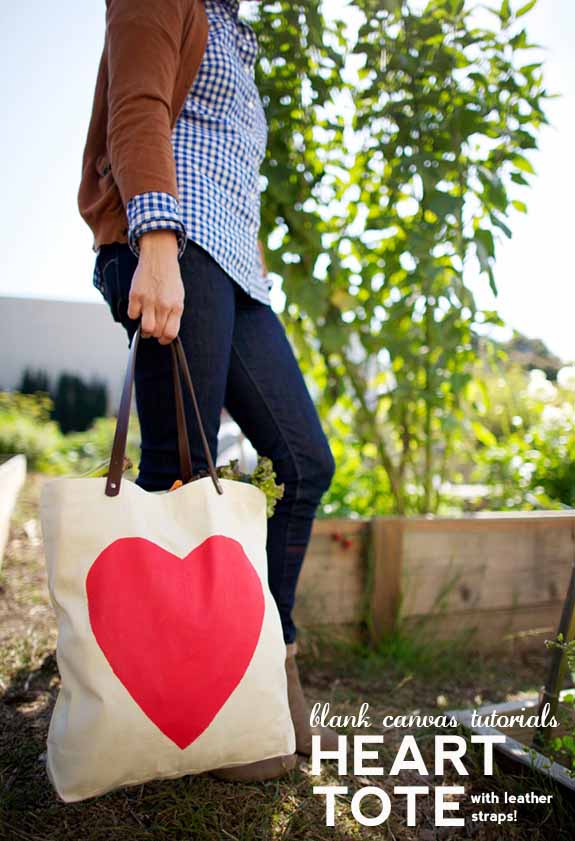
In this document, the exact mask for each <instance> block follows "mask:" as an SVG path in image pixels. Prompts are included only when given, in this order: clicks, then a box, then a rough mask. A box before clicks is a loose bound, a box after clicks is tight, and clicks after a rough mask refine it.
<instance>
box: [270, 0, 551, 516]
mask: <svg viewBox="0 0 575 841" xmlns="http://www.w3.org/2000/svg"><path fill="white" fill-rule="evenodd" d="M533 5H534V4H527V6H523V7H522V8H520V9H519V10H518V11H517V12H513V10H512V8H511V6H510V4H509V3H508V2H504V3H503V4H502V6H501V7H500V8H499V10H498V12H497V14H495V15H493V25H492V26H487V25H483V26H480V25H478V23H477V21H476V19H475V17H474V9H473V5H472V4H470V3H464V2H463V0H429V2H428V3H427V4H426V6H425V8H424V9H423V11H421V12H420V11H414V10H413V8H412V6H411V4H410V3H409V2H406V1H405V0H397V1H396V2H395V1H394V2H392V0H389V1H388V2H384V3H381V2H375V0H356V2H355V3H354V4H353V8H354V9H355V10H356V11H357V13H358V14H359V15H360V17H361V21H360V25H359V27H358V28H355V29H354V27H353V26H352V25H351V24H350V25H349V26H348V25H347V24H345V23H344V22H342V21H341V20H336V19H334V18H333V17H327V16H326V15H324V16H323V17H322V14H321V10H320V7H319V4H316V3H311V4H303V3H290V4H288V3H287V2H286V3H284V2H279V3H274V4H265V5H264V6H263V7H262V10H261V12H260V17H259V19H258V21H256V24H255V25H256V28H257V29H258V34H259V36H260V37H261V46H262V57H261V62H260V67H259V70H258V73H259V81H260V83H261V86H262V90H263V92H264V95H265V96H266V97H267V99H265V100H264V101H265V103H266V108H267V111H268V118H269V124H270V145H269V148H268V154H267V158H266V161H265V165H264V175H265V179H266V181H267V190H266V195H265V200H264V206H263V235H264V239H265V240H266V241H267V245H268V255H267V256H268V265H269V268H270V269H271V271H272V272H275V273H276V274H278V275H281V277H282V278H283V289H284V290H285V293H286V296H287V306H286V308H285V311H284V313H283V316H282V317H283V319H284V321H285V323H286V326H287V329H288V331H289V333H290V336H291V338H292V340H293V343H294V346H295V348H296V350H297V352H298V355H299V358H300V361H301V364H302V366H303V367H304V369H305V372H306V375H307V376H308V379H309V380H310V383H311V385H312V387H313V389H314V394H315V396H316V399H317V401H318V404H319V406H320V410H321V412H322V418H323V419H324V422H325V424H326V426H327V427H328V428H329V432H330V433H332V432H333V437H334V438H335V437H337V436H338V434H341V432H342V428H344V432H345V435H346V436H347V438H352V437H353V438H354V439H355V440H357V442H358V444H359V449H360V450H361V447H362V446H363V445H371V446H373V447H374V448H375V451H376V453H377V463H378V465H379V466H380V468H381V469H382V470H383V471H385V474H386V476H387V484H388V486H389V495H390V498H391V500H392V505H393V511H394V513H400V514H402V513H410V512H428V511H436V510H437V509H438V508H439V505H440V502H441V487H442V484H443V479H444V478H445V475H446V470H447V468H448V466H449V464H450V459H451V457H452V455H453V454H454V453H455V452H456V451H457V449H458V448H459V449H460V450H461V449H463V448H464V447H465V445H466V436H467V434H468V428H467V424H466V418H465V413H464V411H463V408H462V406H463V402H464V400H465V397H466V395H467V389H468V387H469V384H470V381H471V366H472V363H473V361H474V359H475V358H476V348H475V345H474V339H475V336H476V334H475V330H476V325H478V324H481V325H486V324H499V323H501V322H500V319H499V318H498V316H497V314H496V313H495V312H493V311H486V310H480V309H479V308H478V307H477V305H476V303H475V300H474V297H473V294H472V292H471V290H470V288H469V285H468V284H467V282H466V280H467V274H466V272H467V268H468V266H471V265H472V264H474V263H475V264H476V266H477V267H478V269H479V271H480V273H481V274H482V275H483V276H484V277H485V278H486V280H487V282H488V283H489V284H490V286H491V288H492V289H493V290H494V291H496V282H495V272H494V261H495V256H496V249H497V240H498V237H499V236H505V237H509V236H511V228H510V225H512V221H513V214H514V213H523V212H525V211H526V209H527V207H526V204H525V201H524V199H523V198H522V194H521V189H522V188H524V187H526V186H527V185H528V183H529V178H530V176H531V175H532V174H533V172H534V167H533V163H532V161H531V159H530V156H529V154H530V153H531V152H532V151H533V150H534V149H536V147H537V135H538V131H539V129H540V127H541V126H542V125H543V124H544V123H545V122H546V118H545V114H544V112H543V103H544V100H545V98H546V97H547V93H546V91H545V89H544V86H543V79H542V73H541V65H540V64H539V63H538V62H536V61H533V60H531V59H530V58H529V50H530V49H531V46H532V45H531V43H530V42H529V39H528V36H527V33H526V30H525V28H524V25H523V23H524V19H525V15H526V13H527V12H528V11H529V9H530V8H532V6H533ZM322 8H323V9H324V10H325V9H326V8H327V7H326V6H324V7H322ZM272 91H273V96H272V95H271V92H272ZM339 466H340V465H339V464H338V468H339Z"/></svg>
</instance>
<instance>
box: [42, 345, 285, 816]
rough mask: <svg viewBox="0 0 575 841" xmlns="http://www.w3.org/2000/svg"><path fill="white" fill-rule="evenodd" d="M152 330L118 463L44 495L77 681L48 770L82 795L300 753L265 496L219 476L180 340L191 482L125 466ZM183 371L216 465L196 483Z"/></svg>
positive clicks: (60, 649) (178, 385)
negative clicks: (150, 479) (147, 477)
mask: <svg viewBox="0 0 575 841" xmlns="http://www.w3.org/2000/svg"><path fill="white" fill-rule="evenodd" d="M139 337H140V333H139V330H138V331H137V332H136V334H135V336H134V338H133V340H132V345H131V349H130V355H129V360H128V369H127V373H126V379H125V382H124V389H123V392H122V398H121V403H120V410H119V413H118V423H117V426H116V434H115V438H114V446H113V450H112V458H111V461H110V470H109V473H108V477H107V478H78V479H73V478H72V479H69V478H60V479H53V480H50V481H49V482H47V483H46V484H45V485H44V488H43V490H42V496H41V505H40V507H41V521H42V530H43V535H44V545H45V552H46V563H47V569H48V586H49V591H50V597H51V600H52V604H53V606H54V608H55V611H56V615H57V620H58V646H57V661H58V668H59V671H60V676H61V681H62V683H61V689H60V692H59V695H58V698H57V701H56V705H55V708H54V712H53V714H52V719H51V722H50V729H49V732H48V749H47V770H48V775H49V777H50V780H51V781H52V784H53V785H54V788H55V789H56V791H57V793H58V795H59V796H60V798H61V799H62V800H64V801H67V802H72V801H77V800H82V799H84V798H87V797H92V796H94V795H98V794H103V793H104V792H106V791H110V790H112V789H115V788H117V787H120V786H126V785H135V784H139V783H143V782H146V781H147V780H151V779H157V778H171V777H180V776H183V775H184V774H197V773H201V772H202V771H207V770H211V769H216V768H220V767H223V766H229V765H239V764H244V763H249V762H255V761H257V760H260V759H267V758H268V757H272V756H279V755H283V754H290V753H293V752H294V751H295V737H294V731H293V724H292V721H291V717H290V712H289V706H288V697H287V681H286V674H285V654H286V647H285V644H284V641H283V635H282V630H281V624H280V619H279V613H278V610H277V607H276V604H275V601H274V599H273V597H272V595H271V593H270V591H269V588H268V583H267V582H268V578H267V558H266V530H267V519H266V500H265V496H264V494H263V493H262V491H260V490H259V489H258V488H256V487H254V486H253V485H250V484H247V483H243V482H237V481H233V480H229V479H228V480H226V479H219V478H218V476H217V475H216V471H215V468H214V465H213V461H212V459H211V457H210V453H209V448H208V444H207V441H206V438H205V435H204V431H203V427H202V423H201V419H200V416H199V411H198V405H197V401H196V398H195V395H194V390H193V385H192V381H191V377H190V372H189V368H188V365H187V362H186V358H185V355H184V352H183V348H182V345H181V342H180V341H179V339H177V340H176V341H175V342H174V343H173V344H172V362H173V372H174V392H175V399H176V409H177V416H178V430H179V435H178V446H179V453H180V462H181V471H182V476H181V478H182V481H183V482H184V484H183V486H182V487H180V488H178V489H177V490H174V491H171V492H154V493H150V492H146V491H144V490H142V489H141V488H140V487H139V486H138V485H136V484H134V483H133V482H130V481H128V480H127V479H122V468H123V463H124V454H125V449H126V436H127V428H128V420H129V414H130V404H131V394H132V385H133V379H134V370H135V359H136V353H137V348H138V342H139ZM182 377H183V381H184V384H185V385H186V386H187V388H188V390H189V392H190V396H191V399H192V405H193V407H194V410H195V412H196V417H197V420H198V426H199V428H200V433H201V438H202V443H203V446H204V451H205V454H206V459H207V461H208V464H209V472H210V475H209V476H205V477H203V478H200V479H194V480H193V481H190V480H191V478H192V466H191V461H190V453H189V445H188V438H187V430H186V425H185V410H184V404H183V395H182Z"/></svg>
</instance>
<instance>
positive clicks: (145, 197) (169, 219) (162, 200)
mask: <svg viewBox="0 0 575 841" xmlns="http://www.w3.org/2000/svg"><path fill="white" fill-rule="evenodd" d="M126 213H127V216H128V242H129V245H130V248H131V249H132V251H133V253H134V254H135V255H136V257H138V256H139V254H140V245H139V240H140V237H141V236H142V234H146V233H148V232H149V231H162V230H163V231H174V232H175V233H176V236H177V239H178V256H179V257H181V256H182V254H183V253H184V250H185V247H186V242H187V234H186V229H185V226H184V223H183V221H182V215H181V212H180V207H179V204H178V200H177V199H176V198H175V197H174V196H172V195H170V194H169V193H163V192H158V191H150V192H147V193H140V194H138V195H136V196H133V197H132V198H131V199H130V200H129V201H128V205H127V208H126Z"/></svg>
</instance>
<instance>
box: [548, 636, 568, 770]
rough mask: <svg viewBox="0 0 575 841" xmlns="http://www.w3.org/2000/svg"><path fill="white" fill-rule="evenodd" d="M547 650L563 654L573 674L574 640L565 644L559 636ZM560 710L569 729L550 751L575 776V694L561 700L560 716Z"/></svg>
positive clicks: (551, 743) (549, 642) (555, 741)
mask: <svg viewBox="0 0 575 841" xmlns="http://www.w3.org/2000/svg"><path fill="white" fill-rule="evenodd" d="M545 645H546V646H547V648H550V649H552V648H556V649H559V650H560V651H562V652H563V654H564V656H565V658H566V660H567V666H568V668H569V670H570V672H571V673H572V674H573V673H575V640H571V641H569V642H566V641H565V640H564V639H563V637H562V635H561V634H559V636H558V637H557V639H556V640H547V641H546V643H545ZM561 708H563V710H564V711H567V713H568V716H569V720H570V724H571V728H570V731H569V732H568V733H565V734H563V735H561V736H556V737H554V738H553V739H552V740H551V742H550V745H549V747H550V749H551V751H552V754H553V755H555V757H556V758H563V759H565V760H566V762H567V763H568V767H569V770H570V773H571V775H572V776H575V692H569V693H567V694H566V695H564V696H563V697H562V699H561V705H559V707H558V711H559V714H560V717H564V716H561Z"/></svg>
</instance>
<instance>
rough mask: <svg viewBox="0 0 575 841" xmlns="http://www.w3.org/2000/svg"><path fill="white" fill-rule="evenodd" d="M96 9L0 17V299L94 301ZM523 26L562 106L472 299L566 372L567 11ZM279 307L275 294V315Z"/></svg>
mask: <svg viewBox="0 0 575 841" xmlns="http://www.w3.org/2000/svg"><path fill="white" fill-rule="evenodd" d="M331 2H332V3H333V2H334V0H331ZM339 2H341V3H342V4H345V0H339ZM330 5H331V4H330ZM514 5H515V7H517V6H518V5H523V0H522V2H521V3H519V0H515V3H514ZM104 9H105V3H104V0H82V2H78V0H59V2H58V3H45V2H41V1H40V0H28V2H26V3H21V4H3V7H2V10H1V11H0V31H1V32H2V49H1V51H0V78H1V79H2V84H3V92H2V101H3V125H4V129H3V132H2V137H1V139H0V151H1V155H0V160H1V161H3V166H4V170H3V174H2V175H3V177H2V182H1V183H2V190H3V200H2V201H1V202H0V224H1V227H0V230H1V231H2V237H1V243H2V248H1V256H0V295H25V296H34V297H42V298H59V299H75V300H101V299H100V297H99V293H98V292H96V291H94V290H93V288H92V286H91V278H92V269H93V263H94V254H93V252H92V250H91V246H92V237H91V233H90V231H89V229H88V228H87V226H86V225H85V224H84V222H83V221H82V219H81V218H80V216H79V215H78V211H77V207H76V194H77V189H78V183H79V178H80V164H81V155H82V149H83V144H84V140H85V136H86V130H87V126H88V120H89V116H90V109H91V104H92V95H93V90H94V83H95V77H96V69H97V65H98V60H99V58H100V53H101V49H102V43H103V32H104ZM529 18H530V35H531V39H532V40H533V41H536V42H537V43H539V44H542V45H544V46H545V47H546V48H547V71H546V77H547V82H548V87H549V89H551V90H553V91H556V92H560V93H562V94H563V96H562V98H561V99H558V100H554V101H552V102H550V103H549V105H548V113H549V116H550V119H551V122H552V124H553V126H552V128H550V129H547V130H545V131H544V133H543V136H542V138H541V148H540V151H539V152H538V153H537V155H536V156H535V157H534V159H533V160H534V163H535V165H536V168H537V171H538V177H537V179H536V180H535V182H534V188H533V189H532V190H530V191H526V192H525V195H524V197H525V199H526V201H527V202H528V204H529V207H530V210H529V214H528V215H527V216H522V215H521V214H515V216H514V217H513V219H512V228H513V230H514V237H513V239H512V240H511V241H510V242H508V241H507V240H505V241H504V243H503V245H502V247H501V249H500V251H499V258H498V262H497V267H496V278H497V282H498V286H499V290H500V294H499V297H498V299H497V301H496V302H494V301H493V300H492V299H490V296H489V295H488V294H485V293H484V292H482V291H481V290H483V289H485V286H486V284H483V283H482V284H481V285H480V287H479V290H480V291H479V293H478V300H479V303H480V304H482V305H484V306H490V307H494V308H497V309H498V311H499V312H500V313H501V315H502V317H503V318H504V319H505V321H506V322H507V323H508V324H510V325H511V326H513V327H515V328H517V329H519V330H521V331H522V332H524V333H526V334H527V335H529V336H533V337H540V338H542V339H543V340H544V341H545V342H546V343H547V344H548V345H549V347H550V349H551V350H552V351H554V352H555V353H557V354H559V355H560V356H561V357H562V358H564V359H565V360H566V361H569V360H573V361H575V330H574V320H575V277H574V275H575V269H574V265H575V262H574V260H573V257H572V247H573V244H574V243H575V223H574V219H573V204H574V199H575V179H574V176H573V170H574V165H573V148H574V138H575V61H574V60H573V58H572V49H573V43H575V4H574V3H573V0H539V6H538V8H536V10H535V11H534V12H532V13H531V14H530V16H529ZM263 200H264V201H265V196H264V199H263ZM282 299H283V296H282V295H281V294H276V297H275V302H276V304H277V305H278V306H279V305H280V302H281V300H282ZM32 327H33V325H31V328H32Z"/></svg>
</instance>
